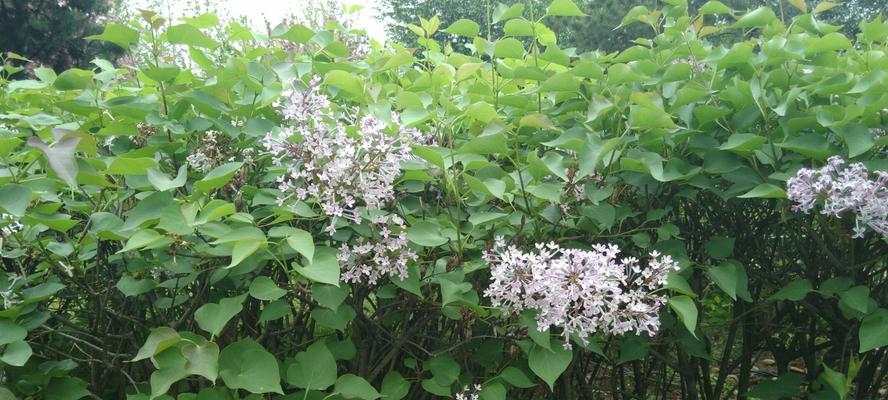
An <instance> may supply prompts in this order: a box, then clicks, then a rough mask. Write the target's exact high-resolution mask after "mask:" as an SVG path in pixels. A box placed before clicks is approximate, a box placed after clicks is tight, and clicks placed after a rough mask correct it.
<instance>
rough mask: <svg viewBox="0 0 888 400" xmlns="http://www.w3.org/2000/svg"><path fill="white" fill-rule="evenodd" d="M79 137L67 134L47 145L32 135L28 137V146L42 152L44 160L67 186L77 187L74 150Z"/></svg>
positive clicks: (76, 167)
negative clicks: (50, 145)
mask: <svg viewBox="0 0 888 400" xmlns="http://www.w3.org/2000/svg"><path fill="white" fill-rule="evenodd" d="M78 143H80V138H79V137H77V136H68V137H65V138H62V139H61V140H59V141H58V143H56V144H55V145H54V146H52V147H49V146H47V145H46V143H44V142H43V141H42V140H40V138H38V137H36V136H33V137H31V138H30V139H28V146H31V147H36V148H38V149H40V151H42V152H43V155H45V156H46V160H47V161H48V162H49V166H50V168H52V170H53V172H55V173H56V175H58V176H59V178H62V180H63V181H65V183H67V184H68V186H70V187H72V188H75V187H77V171H78V170H79V167H78V166H77V160H75V159H74V152H75V151H77V144H78Z"/></svg>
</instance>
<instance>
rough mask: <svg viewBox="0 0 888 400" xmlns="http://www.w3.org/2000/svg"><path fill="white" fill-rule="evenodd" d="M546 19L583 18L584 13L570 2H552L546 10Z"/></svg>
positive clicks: (555, 0)
mask: <svg viewBox="0 0 888 400" xmlns="http://www.w3.org/2000/svg"><path fill="white" fill-rule="evenodd" d="M545 16H547V17H550V16H551V17H584V16H586V13H584V12H583V11H582V10H580V8H579V7H577V5H576V4H574V2H573V1H571V0H554V1H552V4H550V5H549V8H548V9H546V15H545Z"/></svg>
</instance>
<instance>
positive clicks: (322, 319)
mask: <svg viewBox="0 0 888 400" xmlns="http://www.w3.org/2000/svg"><path fill="white" fill-rule="evenodd" d="M356 316H357V313H356V312H355V309H354V308H353V307H352V306H350V305H348V304H340V305H339V307H336V309H335V310H331V309H327V308H315V309H314V310H313V311H312V312H311V318H312V319H314V320H315V321H317V322H318V324H319V325H321V326H325V327H327V328H331V329H335V330H337V331H340V332H345V329H346V328H347V327H348V323H349V322H351V320H353V319H355V317H356Z"/></svg>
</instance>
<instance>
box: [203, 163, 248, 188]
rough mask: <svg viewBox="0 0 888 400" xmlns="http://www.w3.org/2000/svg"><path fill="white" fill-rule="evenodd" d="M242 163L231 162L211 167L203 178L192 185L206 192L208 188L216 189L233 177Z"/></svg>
mask: <svg viewBox="0 0 888 400" xmlns="http://www.w3.org/2000/svg"><path fill="white" fill-rule="evenodd" d="M243 165H244V163H243V162H231V163H226V164H222V165H220V166H218V167H216V168H213V170H212V171H210V172H209V173H208V174H207V175H206V176H204V178H203V179H201V180H199V181H197V182H196V183H195V184H194V185H195V186H197V188H198V189H200V190H202V191H204V192H207V191H209V190H210V189H216V188H220V187H222V186H224V185H225V184H226V183H228V181H230V180H231V178H233V177H234V174H235V173H237V171H238V170H240V169H241V167H242V166H243Z"/></svg>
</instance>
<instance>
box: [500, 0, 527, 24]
mask: <svg viewBox="0 0 888 400" xmlns="http://www.w3.org/2000/svg"><path fill="white" fill-rule="evenodd" d="M523 14H524V4H522V3H517V4H513V5H511V6H508V5H505V4H503V3H498V4H497V5H496V8H495V9H494V10H493V23H494V24H495V23H498V22H502V21H508V20H510V19H512V18H518V17H520V16H521V15H523Z"/></svg>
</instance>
